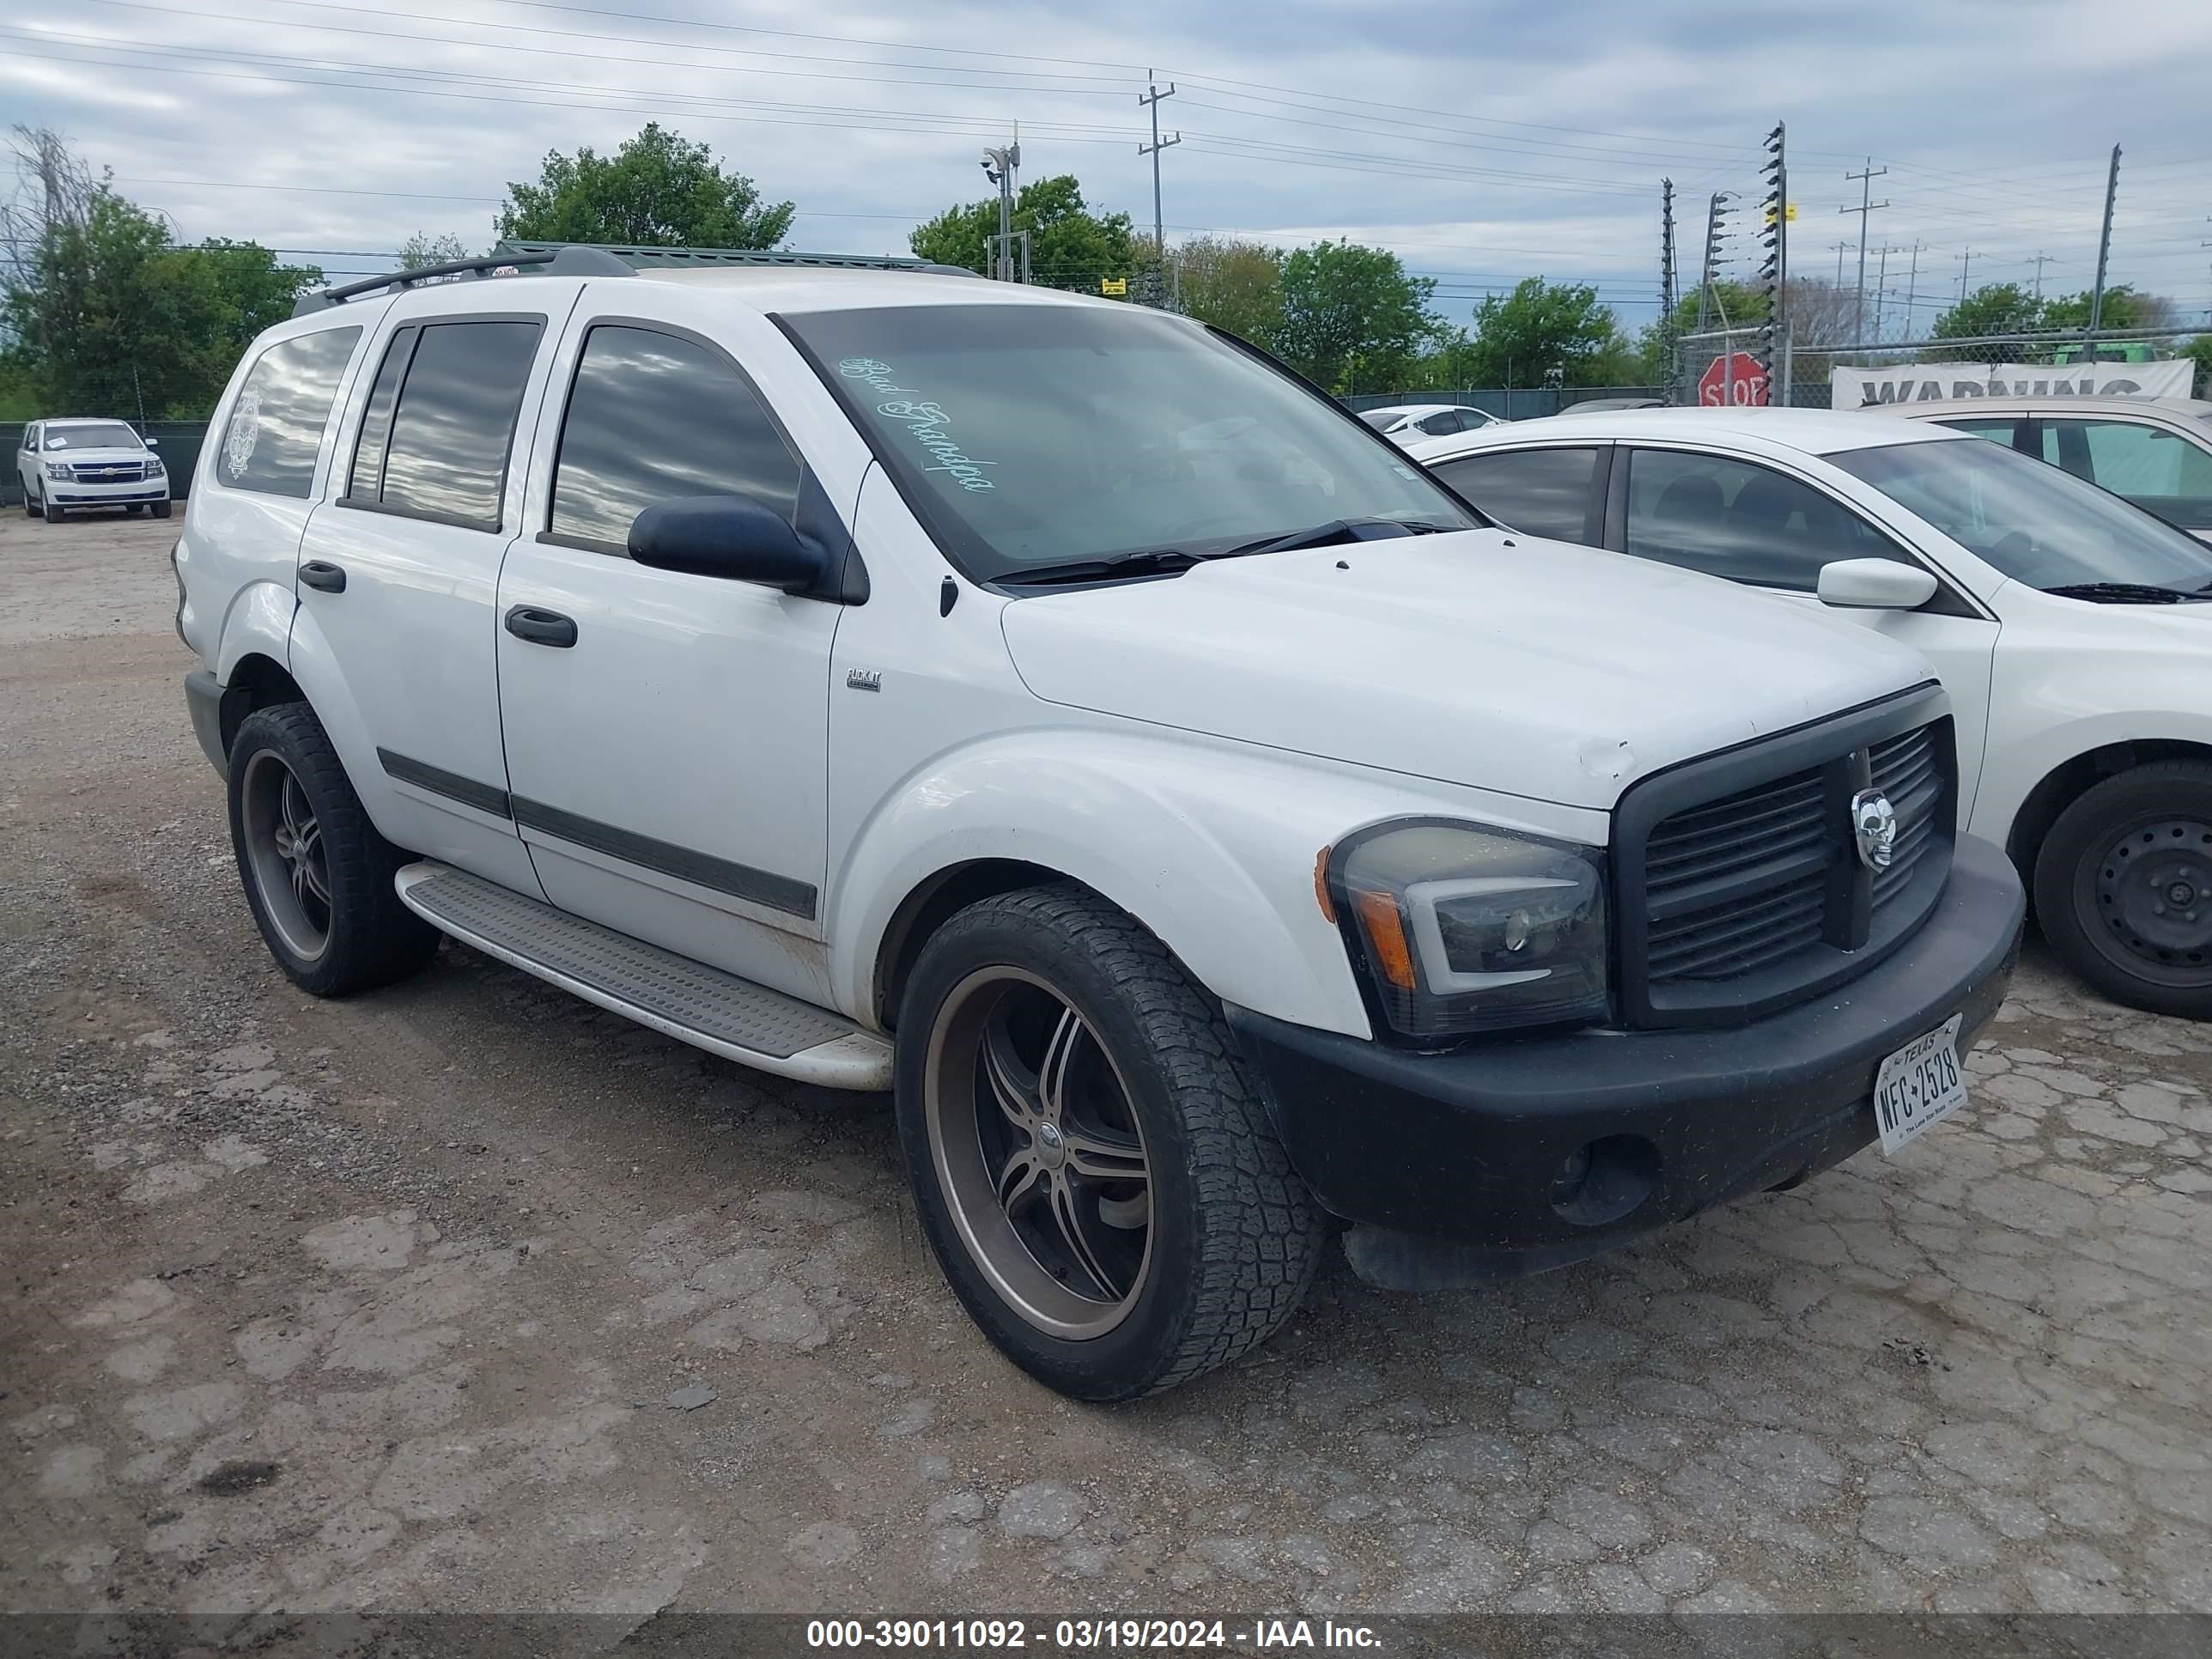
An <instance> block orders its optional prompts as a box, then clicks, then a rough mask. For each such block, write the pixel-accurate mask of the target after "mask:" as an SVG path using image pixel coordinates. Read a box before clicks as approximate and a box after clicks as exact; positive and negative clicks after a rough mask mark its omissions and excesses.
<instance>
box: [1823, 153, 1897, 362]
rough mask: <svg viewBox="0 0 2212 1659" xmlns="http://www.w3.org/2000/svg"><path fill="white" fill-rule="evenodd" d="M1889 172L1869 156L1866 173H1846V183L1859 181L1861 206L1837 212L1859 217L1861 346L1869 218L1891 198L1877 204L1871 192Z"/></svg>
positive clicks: (1864, 318) (1859, 337)
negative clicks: (1875, 184) (1875, 183)
mask: <svg viewBox="0 0 2212 1659" xmlns="http://www.w3.org/2000/svg"><path fill="white" fill-rule="evenodd" d="M1888 171H1889V169H1888V168H1887V167H1876V166H1875V164H1874V157H1873V156H1871V155H1869V156H1868V157H1867V163H1866V170H1865V171H1864V172H1863V173H1845V174H1844V181H1845V182H1846V183H1849V182H1850V180H1851V179H1857V180H1858V181H1859V204H1858V205H1857V207H1846V208H1838V209H1837V210H1836V211H1837V212H1838V213H1856V214H1857V215H1858V216H1859V298H1858V307H1857V312H1858V321H1857V325H1855V329H1854V331H1855V332H1856V333H1857V336H1858V341H1857V343H1859V344H1861V345H1864V344H1865V343H1866V239H1867V216H1868V215H1869V214H1870V213H1878V212H1880V211H1881V210H1882V209H1884V208H1886V207H1887V206H1888V205H1889V198H1888V197H1883V198H1882V199H1881V201H1879V202H1877V201H1875V200H1874V199H1872V197H1871V194H1870V192H1871V191H1873V189H1874V181H1875V179H1879V178H1881V176H1882V175H1883V174H1884V173H1887V172H1888Z"/></svg>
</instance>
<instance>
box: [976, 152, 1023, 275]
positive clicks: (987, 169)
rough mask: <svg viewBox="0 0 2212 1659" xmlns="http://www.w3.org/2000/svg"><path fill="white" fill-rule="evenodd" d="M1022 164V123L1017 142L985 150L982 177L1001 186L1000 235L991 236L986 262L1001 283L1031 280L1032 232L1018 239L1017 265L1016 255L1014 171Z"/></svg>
mask: <svg viewBox="0 0 2212 1659" xmlns="http://www.w3.org/2000/svg"><path fill="white" fill-rule="evenodd" d="M1021 164H1022V128H1021V123H1020V122H1018V121H1017V122H1016V123H1015V124H1014V142H1013V143H1011V144H1008V145H1007V146H1006V148H1005V149H986V150H984V152H983V176H984V177H985V178H986V179H989V180H990V181H991V182H992V183H993V184H994V185H997V186H998V187H999V234H997V235H996V236H994V237H992V238H991V239H990V247H989V249H988V250H987V258H986V259H985V261H984V263H985V264H987V265H989V266H990V274H991V275H992V276H994V277H995V278H997V279H998V280H999V281H1000V282H1002V283H1025V282H1027V281H1028V280H1029V233H1028V232H1027V231H1024V232H1023V233H1022V234H1021V236H1020V238H1019V240H1020V242H1021V246H1022V257H1021V259H1020V261H1019V263H1018V264H1017V262H1016V260H1015V258H1014V245H1015V242H1016V240H1017V239H1016V237H1015V234H1014V174H1015V173H1016V171H1017V170H1018V168H1019V167H1021Z"/></svg>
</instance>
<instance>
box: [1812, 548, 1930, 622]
mask: <svg viewBox="0 0 2212 1659" xmlns="http://www.w3.org/2000/svg"><path fill="white" fill-rule="evenodd" d="M1936 586H1938V584H1937V582H1936V578H1935V577H1934V575H1932V574H1930V573H1929V572H1928V571H1925V570H1923V569H1922V568H1920V567H1919V566H1918V565H1917V564H1899V562H1897V561H1896V560H1895V559H1838V560H1837V561H1836V562H1834V563H1832V564H1824V565H1822V566H1821V567H1820V585H1819V586H1818V587H1816V588H1815V589H1814V592H1815V593H1816V594H1818V596H1819V598H1820V603H1821V604H1822V605H1834V606H1835V607H1836V608H1837V609H1838V610H1840V611H1917V610H1918V609H1919V608H1920V607H1921V606H1922V605H1925V604H1927V603H1928V601H1929V600H1930V599H1934V598H1935V597H1936Z"/></svg>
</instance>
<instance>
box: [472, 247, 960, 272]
mask: <svg viewBox="0 0 2212 1659" xmlns="http://www.w3.org/2000/svg"><path fill="white" fill-rule="evenodd" d="M560 247H571V248H574V249H577V250H579V251H584V250H588V251H590V252H594V253H605V254H609V255H611V256H612V257H613V258H617V259H619V260H621V261H623V264H627V265H629V266H630V267H632V268H633V269H643V270H704V269H711V268H713V267H715V266H722V265H769V266H784V267H805V268H815V269H829V270H912V271H924V272H927V273H929V274H932V275H934V276H975V275H976V273H975V271H972V270H969V269H968V268H967V267H966V266H964V265H946V264H936V263H934V262H933V261H931V260H928V259H916V258H909V257H908V256H906V255H904V254H897V253H806V252H799V251H796V250H793V249H790V248H780V247H778V248H748V247H648V246H644V245H642V244H639V243H633V242H568V243H562V242H501V244H500V245H499V247H498V248H497V249H495V250H494V252H501V251H505V252H509V253H512V254H517V255H521V254H527V255H529V256H531V257H532V258H536V257H538V256H542V255H543V254H544V253H545V252H547V251H548V250H550V249H555V248H560Z"/></svg>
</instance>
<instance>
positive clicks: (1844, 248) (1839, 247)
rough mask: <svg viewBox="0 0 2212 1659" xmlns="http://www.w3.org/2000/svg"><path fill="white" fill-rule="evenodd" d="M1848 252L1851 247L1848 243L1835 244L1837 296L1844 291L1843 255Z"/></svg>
mask: <svg viewBox="0 0 2212 1659" xmlns="http://www.w3.org/2000/svg"><path fill="white" fill-rule="evenodd" d="M1850 251H1851V245H1850V243H1849V242H1842V241H1839V242H1838V243H1837V244H1836V292H1837V293H1838V294H1841V293H1842V292H1843V291H1844V255H1845V254H1846V253H1849V252H1850Z"/></svg>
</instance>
